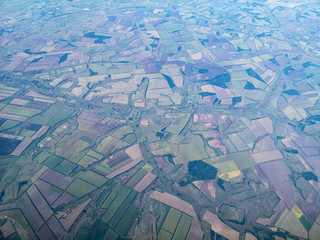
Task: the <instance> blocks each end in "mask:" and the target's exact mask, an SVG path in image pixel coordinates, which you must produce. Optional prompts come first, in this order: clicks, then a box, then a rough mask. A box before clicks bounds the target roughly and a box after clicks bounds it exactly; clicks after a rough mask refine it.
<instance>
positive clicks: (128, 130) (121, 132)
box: [112, 126, 133, 139]
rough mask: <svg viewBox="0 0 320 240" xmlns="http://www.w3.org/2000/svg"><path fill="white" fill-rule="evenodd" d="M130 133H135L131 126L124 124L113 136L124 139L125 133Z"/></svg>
mask: <svg viewBox="0 0 320 240" xmlns="http://www.w3.org/2000/svg"><path fill="white" fill-rule="evenodd" d="M129 133H133V130H132V128H131V127H130V126H123V127H121V128H119V129H117V130H116V131H115V132H114V133H113V134H112V136H113V137H115V138H118V139H122V138H123V137H124V136H125V135H128V134H129Z"/></svg>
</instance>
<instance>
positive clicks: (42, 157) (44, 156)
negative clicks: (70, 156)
mask: <svg viewBox="0 0 320 240" xmlns="http://www.w3.org/2000/svg"><path fill="white" fill-rule="evenodd" d="M49 156H50V153H48V152H46V151H43V152H41V153H40V154H39V155H38V156H36V157H35V158H34V160H35V161H37V162H38V163H43V162H44V161H45V160H46V159H47V158H48V157H49Z"/></svg>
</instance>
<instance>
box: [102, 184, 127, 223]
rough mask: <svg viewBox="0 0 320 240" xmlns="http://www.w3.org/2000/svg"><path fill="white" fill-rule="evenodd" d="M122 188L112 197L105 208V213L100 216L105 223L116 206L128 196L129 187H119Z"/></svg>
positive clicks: (113, 212) (116, 208)
mask: <svg viewBox="0 0 320 240" xmlns="http://www.w3.org/2000/svg"><path fill="white" fill-rule="evenodd" d="M121 188H122V189H121V190H120V191H119V193H118V194H117V196H116V197H115V198H114V199H113V201H112V203H111V204H110V205H109V207H108V208H107V209H106V211H105V213H104V214H103V216H102V220H103V221H105V222H106V223H109V221H110V220H111V218H112V217H113V215H114V214H115V213H116V211H117V210H118V208H119V207H120V206H121V204H122V203H123V202H124V200H125V199H126V198H127V197H128V196H129V194H130V192H131V189H130V188H127V187H121Z"/></svg>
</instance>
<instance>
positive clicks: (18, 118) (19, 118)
mask: <svg viewBox="0 0 320 240" xmlns="http://www.w3.org/2000/svg"><path fill="white" fill-rule="evenodd" d="M0 118H3V119H9V120H15V121H19V122H25V121H26V120H28V118H27V117H23V116H17V115H12V114H7V113H0Z"/></svg>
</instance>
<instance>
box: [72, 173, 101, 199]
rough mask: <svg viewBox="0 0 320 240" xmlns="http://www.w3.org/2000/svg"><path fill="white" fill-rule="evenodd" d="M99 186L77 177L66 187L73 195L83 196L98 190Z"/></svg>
mask: <svg viewBox="0 0 320 240" xmlns="http://www.w3.org/2000/svg"><path fill="white" fill-rule="evenodd" d="M96 189H97V188H96V187H95V186H93V185H91V184H90V183H87V182H85V181H83V180H81V179H79V178H76V179H75V180H74V181H73V182H72V183H71V184H70V185H69V187H68V188H67V189H66V191H67V192H68V193H70V194H71V195H73V196H75V197H77V198H81V197H83V196H85V195H87V194H89V193H90V192H92V191H94V190H96Z"/></svg>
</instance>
